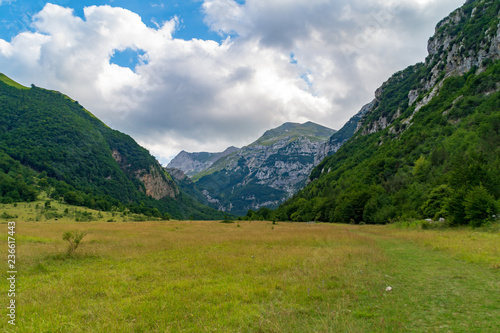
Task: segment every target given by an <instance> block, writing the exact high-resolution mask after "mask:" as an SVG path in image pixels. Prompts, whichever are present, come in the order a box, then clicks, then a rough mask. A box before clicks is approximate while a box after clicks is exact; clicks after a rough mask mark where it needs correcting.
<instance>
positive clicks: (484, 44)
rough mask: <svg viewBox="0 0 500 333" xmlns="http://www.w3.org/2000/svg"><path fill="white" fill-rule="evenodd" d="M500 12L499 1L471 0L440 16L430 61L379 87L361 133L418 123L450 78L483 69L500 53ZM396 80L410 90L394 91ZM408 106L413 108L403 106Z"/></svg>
mask: <svg viewBox="0 0 500 333" xmlns="http://www.w3.org/2000/svg"><path fill="white" fill-rule="evenodd" d="M499 15H500V3H498V1H494V0H482V1H470V0H469V1H467V2H466V4H465V5H464V6H463V7H461V8H459V9H457V10H456V11H454V12H453V13H451V14H450V15H449V16H448V17H446V18H445V19H443V20H442V21H441V22H439V23H438V25H437V26H436V31H435V35H434V36H433V37H431V38H430V39H429V42H428V46H427V49H428V52H429V55H428V57H427V58H426V61H425V63H424V64H417V65H415V66H411V67H409V68H407V69H406V70H404V71H401V72H399V73H396V74H395V75H394V76H393V77H391V78H390V79H389V80H388V81H387V82H385V83H384V84H383V85H382V86H381V87H380V88H379V89H377V91H376V93H375V100H374V101H373V102H372V106H371V108H370V109H369V110H368V112H366V113H365V116H364V117H363V118H362V119H361V121H360V122H359V124H358V130H361V135H368V134H373V133H376V132H379V131H382V130H384V129H386V128H387V127H390V132H391V133H393V134H396V135H398V134H400V133H402V132H403V131H404V130H405V129H407V128H408V127H410V126H411V125H412V121H413V118H414V116H415V114H416V113H418V112H419V111H420V110H421V109H422V108H423V107H424V106H426V105H427V104H428V103H429V102H430V101H431V100H432V99H433V98H434V97H435V96H437V95H438V94H439V93H440V90H441V89H442V87H443V82H444V80H445V79H446V78H448V77H451V76H456V75H464V74H466V73H468V72H470V71H475V72H476V73H480V72H482V71H483V70H484V69H485V68H487V66H488V65H489V64H491V63H492V62H493V61H495V60H498V59H500V26H499ZM395 86H398V88H400V91H403V90H406V91H408V93H407V95H404V96H393V95H394V88H393V87H395ZM388 89H392V90H391V91H389V90H388ZM492 89H493V90H495V89H496V87H493V88H492ZM388 101H390V102H388ZM397 104H399V105H397ZM408 108H409V109H410V111H411V112H403V111H404V110H407V109H408Z"/></svg>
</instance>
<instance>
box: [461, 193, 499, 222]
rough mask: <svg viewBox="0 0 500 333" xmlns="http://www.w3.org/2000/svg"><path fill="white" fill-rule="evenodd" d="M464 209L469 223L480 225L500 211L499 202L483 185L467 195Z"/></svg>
mask: <svg viewBox="0 0 500 333" xmlns="http://www.w3.org/2000/svg"><path fill="white" fill-rule="evenodd" d="M464 211H465V218H466V219H467V220H469V224H470V225H472V226H474V227H479V226H481V225H482V224H483V223H485V222H486V221H488V220H490V219H492V217H493V216H494V215H496V214H497V213H498V204H497V202H496V201H495V199H494V198H493V196H492V195H491V194H489V193H488V191H487V190H486V189H485V188H484V187H483V186H477V187H475V188H473V189H472V190H471V191H469V192H468V193H467V195H466V196H465V200H464Z"/></svg>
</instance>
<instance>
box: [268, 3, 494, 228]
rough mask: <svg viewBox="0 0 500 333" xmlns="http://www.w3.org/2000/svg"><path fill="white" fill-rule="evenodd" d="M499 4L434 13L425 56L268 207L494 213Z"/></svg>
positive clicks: (325, 216)
mask: <svg viewBox="0 0 500 333" xmlns="http://www.w3.org/2000/svg"><path fill="white" fill-rule="evenodd" d="M499 12H500V3H499V2H498V1H491V0H482V1H467V2H466V3H465V5H464V6H463V7H461V8H459V9H457V10H456V11H454V12H453V13H451V14H450V15H449V16H448V17H447V18H445V19H443V20H442V21H441V22H439V24H438V25H437V27H436V32H435V35H434V36H433V37H431V38H430V40H429V43H428V51H429V55H428V57H427V58H426V60H425V63H419V64H416V65H414V66H410V67H408V68H406V69H405V70H403V71H401V72H398V73H396V74H394V75H393V76H392V77H391V78H390V79H389V80H387V81H386V82H385V83H384V84H383V85H382V86H381V87H380V88H379V89H377V91H376V92H375V99H374V101H373V102H371V103H370V104H368V105H367V106H366V107H365V108H364V111H363V113H364V115H362V117H361V119H359V121H358V122H357V124H356V126H355V127H356V130H355V134H354V135H353V137H352V138H351V139H349V140H348V141H347V142H346V143H344V144H343V145H342V147H340V149H338V151H337V152H336V153H335V154H333V155H332V156H330V157H327V158H326V159H324V160H323V161H322V162H321V163H320V164H319V165H318V166H317V167H316V168H315V169H314V170H313V171H312V172H311V176H310V180H311V183H309V184H308V186H307V187H305V188H304V189H303V190H302V191H300V192H298V193H297V194H296V195H295V196H294V197H293V198H291V199H290V200H288V201H287V202H285V203H284V204H283V205H281V206H280V207H279V208H278V209H277V210H276V211H275V212H274V213H273V214H274V216H275V217H276V218H278V219H282V220H293V221H310V220H317V221H330V222H351V223H361V222H365V223H387V222H389V221H391V220H395V219H404V220H408V219H413V218H432V219H439V218H444V219H446V220H447V221H448V222H449V223H450V224H453V225H458V224H469V225H473V226H477V225H481V224H483V223H485V222H487V221H488V220H491V219H492V216H495V215H496V214H498V211H499V206H500V202H499V199H500V111H499V110H500V83H499V82H500V60H499V59H500V26H499ZM352 125H353V127H354V124H352ZM330 143H333V145H332V144H330ZM328 144H330V148H328V147H327V148H326V149H325V150H326V151H327V152H326V154H328V149H332V147H333V146H334V145H335V143H334V142H331V141H329V143H328ZM328 144H327V145H328ZM323 154H325V153H323ZM266 214H267V212H266ZM493 218H494V217H493Z"/></svg>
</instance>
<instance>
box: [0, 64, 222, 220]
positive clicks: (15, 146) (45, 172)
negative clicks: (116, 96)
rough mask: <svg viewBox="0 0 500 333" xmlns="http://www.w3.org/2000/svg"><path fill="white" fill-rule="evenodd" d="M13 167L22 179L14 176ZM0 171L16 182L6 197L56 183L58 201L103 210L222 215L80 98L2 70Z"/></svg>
mask: <svg viewBox="0 0 500 333" xmlns="http://www.w3.org/2000/svg"><path fill="white" fill-rule="evenodd" d="M12 170H18V171H17V172H20V176H19V177H16V176H14V177H12V176H13V173H12ZM0 175H1V176H0V177H2V179H4V180H6V181H7V182H8V183H9V184H14V185H15V186H14V185H12V186H11V187H8V188H7V189H5V188H4V186H1V187H2V190H1V191H0V195H1V196H2V198H1V200H2V201H11V200H13V201H17V200H28V201H29V200H32V199H34V198H33V195H31V194H29V193H31V192H32V193H35V197H36V193H37V192H38V191H39V190H40V189H42V188H44V187H45V189H49V188H52V191H51V192H50V195H51V196H52V198H54V199H57V198H61V199H63V200H65V201H66V202H68V203H71V204H76V205H82V206H87V207H90V208H97V209H102V210H109V209H111V208H112V207H121V208H122V209H123V208H124V207H127V208H128V209H129V210H131V211H133V212H140V213H146V214H149V215H156V216H159V215H164V214H170V215H171V216H173V217H177V218H185V217H188V216H190V215H194V216H199V217H200V218H201V217H204V218H208V217H209V215H210V214H207V213H206V212H211V213H213V214H215V215H217V216H220V215H222V214H220V213H217V212H215V211H214V210H210V209H208V207H205V206H202V205H201V204H199V203H196V201H195V200H194V199H192V198H191V197H189V196H187V195H185V194H184V193H182V192H180V191H179V189H178V188H177V186H176V185H175V183H174V181H173V180H172V178H171V176H170V175H169V174H168V173H167V172H165V170H164V169H163V168H162V167H161V166H160V164H159V163H158V161H157V160H156V159H155V158H154V157H153V156H151V155H150V154H149V152H148V151H147V150H146V149H144V148H142V147H141V146H139V145H138V144H137V143H136V142H135V141H134V140H133V139H132V138H131V137H129V136H128V135H125V134H123V133H120V132H118V131H116V130H113V129H111V128H109V127H107V126H106V125H105V124H104V123H102V122H101V121H100V120H99V119H97V118H96V117H95V116H94V115H92V114H91V113H90V112H88V111H87V110H85V109H84V108H83V107H82V106H81V105H80V104H79V103H78V102H76V101H73V100H71V99H70V98H69V97H67V96H65V95H63V94H61V93H59V92H56V91H49V90H45V89H41V88H38V87H35V86H32V87H31V88H27V87H23V86H21V85H19V84H18V83H16V82H14V81H12V80H11V79H9V78H8V77H6V76H5V75H3V74H1V75H0ZM9 178H13V179H9ZM12 181H14V183H12ZM16 182H17V183H16ZM16 184H17V185H16ZM23 184H24V185H23ZM16 186H17V188H16ZM26 186H28V188H30V189H31V190H32V191H28V190H27V189H26ZM23 189H24V190H26V191H24V190H23ZM33 191H34V192H33ZM24 192H26V193H28V194H26V195H25V194H24Z"/></svg>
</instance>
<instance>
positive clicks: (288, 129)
mask: <svg viewBox="0 0 500 333" xmlns="http://www.w3.org/2000/svg"><path fill="white" fill-rule="evenodd" d="M334 132H335V131H333V130H331V129H328V128H326V127H323V126H320V125H317V124H313V123H306V124H293V123H286V124H284V125H282V126H280V127H278V128H276V129H273V130H270V131H268V132H266V133H265V134H264V135H263V136H262V137H261V138H260V139H259V140H257V141H256V142H254V143H252V144H251V145H249V146H246V147H243V148H241V149H240V150H237V151H235V152H233V153H232V154H230V155H227V156H225V157H223V158H220V159H219V160H218V161H217V162H215V163H214V164H213V165H212V166H211V167H210V168H209V169H207V170H205V171H204V172H202V173H200V174H198V175H197V176H195V177H194V179H195V180H197V182H196V184H197V186H198V187H199V188H200V189H202V190H203V193H204V195H205V197H206V198H207V200H208V201H209V202H211V203H212V204H213V205H215V206H216V207H217V208H218V209H219V210H224V211H227V212H232V213H236V214H244V213H246V212H247V211H248V210H249V209H259V208H261V207H276V206H277V205H279V204H280V203H282V202H283V201H284V200H286V199H287V198H289V197H290V196H292V195H293V194H294V193H295V192H296V191H297V190H299V189H300V188H302V187H303V186H304V184H305V182H306V180H307V179H308V176H309V173H310V171H311V170H312V168H313V167H314V165H315V164H314V163H315V156H316V155H317V154H318V152H319V150H320V149H321V147H322V146H323V144H324V142H325V141H326V140H328V139H329V137H330V136H331V135H332V134H333V133H334Z"/></svg>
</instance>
